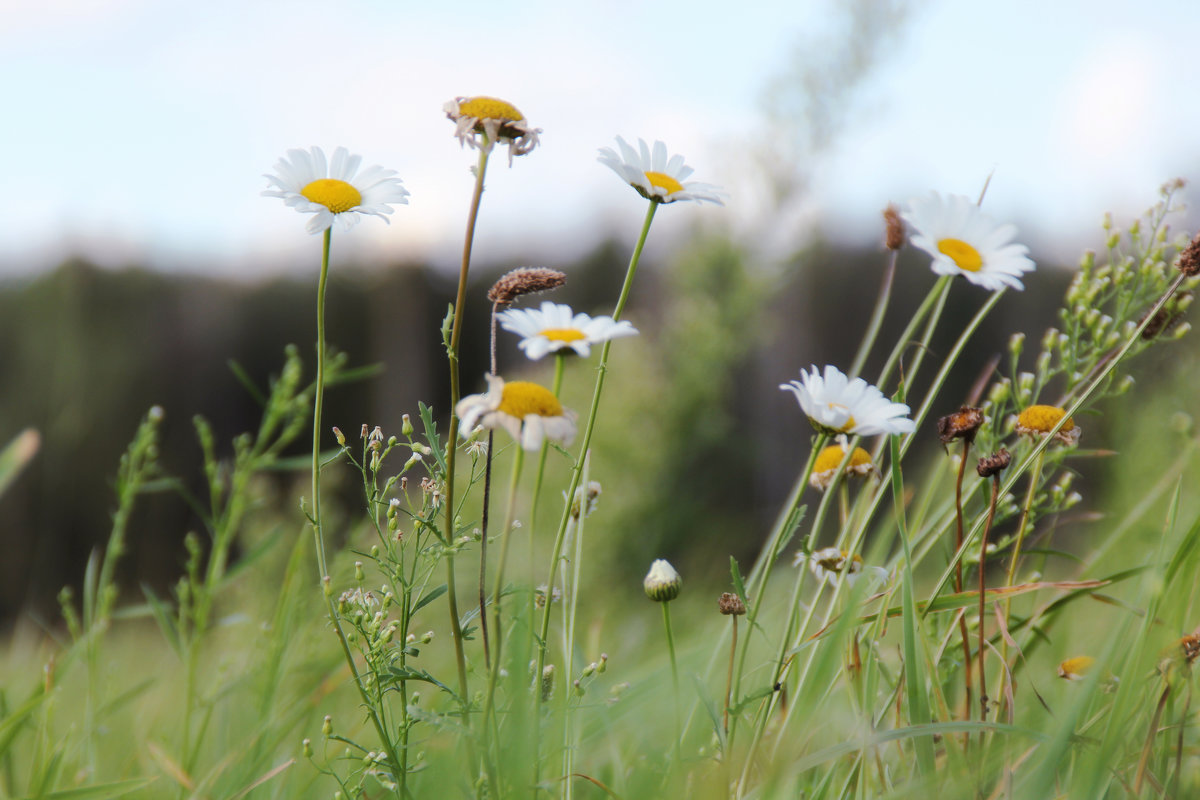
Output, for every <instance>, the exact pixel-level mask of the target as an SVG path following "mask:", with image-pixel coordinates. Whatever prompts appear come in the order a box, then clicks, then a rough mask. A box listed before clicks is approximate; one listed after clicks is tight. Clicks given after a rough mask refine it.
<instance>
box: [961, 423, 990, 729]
mask: <svg viewBox="0 0 1200 800" xmlns="http://www.w3.org/2000/svg"><path fill="white" fill-rule="evenodd" d="M970 452H971V441H970V439H963V443H962V457H961V458H960V459H959V462H958V477H957V479H956V480H955V481H954V521H955V526H954V533H955V540H954V552H956V553H958V552H961V551H962V549H963V503H962V485H963V474H964V473H965V472H966V469H967V456H968V455H969V454H970ZM979 569H980V572H982V571H983V562H982V561H981V562H979ZM962 590H963V566H962V558H961V556H960V557H959V558H958V564H957V566H956V569H955V573H954V591H956V592H962ZM980 599H982V596H981V598H980ZM958 632H959V635H960V636H962V646H963V689H964V692H965V694H964V695H963V703H964V705H963V719H968V720H969V719H970V718H971V640H970V637H969V635H968V634H967V615H966V612H965V611H964V612H963V613H962V614H959V615H958ZM979 658H980V659H982V658H983V650H980V651H979ZM969 736H970V734H963V739H964V741H966V740H967V739H968V738H969Z"/></svg>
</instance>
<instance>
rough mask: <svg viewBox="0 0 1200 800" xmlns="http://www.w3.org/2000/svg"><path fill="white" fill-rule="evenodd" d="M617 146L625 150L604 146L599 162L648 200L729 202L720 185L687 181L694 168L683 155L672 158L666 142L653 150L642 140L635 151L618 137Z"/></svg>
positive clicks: (658, 201)
mask: <svg viewBox="0 0 1200 800" xmlns="http://www.w3.org/2000/svg"><path fill="white" fill-rule="evenodd" d="M617 146H618V147H619V148H620V149H621V152H620V153H618V152H617V151H616V150H613V149H612V148H611V147H602V148H600V155H599V157H598V158H597V161H599V162H600V163H601V164H603V165H605V166H606V167H609V168H610V169H611V170H612V171H613V172H615V173H617V174H618V175H620V176H621V179H622V180H623V181H625V182H626V183H628V184H629V185H630V186H632V187H633V188H634V189H637V191H638V194H640V195H641V196H642V197H644V198H646V199H647V200H653V201H654V202H656V203H674V202H675V201H676V200H695V201H697V202H708V203H716V204H717V205H719V206H723V205H725V202H724V200H722V197H723V196H724V193H723V192H722V191H721V188H720V187H719V186H713V185H712V184H709V183H698V182H696V181H688V182H687V183H684V181H685V180H687V178H688V176H689V175H691V174H692V172H694V170H693V169H692V168H691V167H689V166H688V165H687V164H684V163H683V156H681V155H678V154H676V155H673V156H670V157H668V154H667V146H666V145H665V144H664V143H662V142H655V143H654V148H653V149H651V148H650V146H649V145H648V144H646V140H645V139H638V149H637V150H634V149H633V147H632V146H631V145H629V144H628V143H627V142H626V141H625V140H624V139H622V138H621V137H620V136H618V137H617Z"/></svg>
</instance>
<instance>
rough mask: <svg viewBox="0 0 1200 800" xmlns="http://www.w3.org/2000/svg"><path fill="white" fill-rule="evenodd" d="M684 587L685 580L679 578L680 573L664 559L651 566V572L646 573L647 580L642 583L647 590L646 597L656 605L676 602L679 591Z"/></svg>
mask: <svg viewBox="0 0 1200 800" xmlns="http://www.w3.org/2000/svg"><path fill="white" fill-rule="evenodd" d="M682 585H683V579H682V578H680V577H679V573H678V572H676V571H675V568H674V567H672V566H671V564H670V562H668V561H667V560H666V559H664V558H660V559H657V560H655V562H654V563H653V564H651V565H650V571H649V572H647V573H646V577H645V579H644V580H643V581H642V588H644V589H645V590H646V596H647V597H649V598H650V599H651V600H653V601H654V602H656V603H666V602H669V601H671V600H674V599H675V598H676V597H678V596H679V589H680V587H681V586H682Z"/></svg>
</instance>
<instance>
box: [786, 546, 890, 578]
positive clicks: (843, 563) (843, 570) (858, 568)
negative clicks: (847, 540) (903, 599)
mask: <svg viewBox="0 0 1200 800" xmlns="http://www.w3.org/2000/svg"><path fill="white" fill-rule="evenodd" d="M804 564H808V570H809V572H811V573H812V574H813V575H815V576H816V578H817V580H819V581H827V580H828V581H834V582H836V581H839V580H841V579H842V577H845V578H846V583H848V584H849V585H851V586H853V585H854V583H855V582H856V581H857V580H858V579H859V578H861V577H866V578H867V579H868V580H870V582H871V583H878V582H880V581H884V580H887V576H888V571H887V570H886V569H884V568H883V567H865V566H864V565H863V560H862V556H860V555H858V554H857V553H855V554H854V555H851V554H850V553H849V552H848V551H846V550H839V549H837V548H836V547H826V548H825V549H823V550H815V551H813V554H812V555H811V556H809V555H806V554H805V553H804V551H803V550H801V551H800V552H798V553H796V557H795V558H793V559H792V566H793V567H799V566H803V565H804Z"/></svg>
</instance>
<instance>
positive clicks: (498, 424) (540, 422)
mask: <svg viewBox="0 0 1200 800" xmlns="http://www.w3.org/2000/svg"><path fill="white" fill-rule="evenodd" d="M485 377H486V378H487V382H488V390H487V391H486V392H485V393H483V394H473V395H469V396H467V397H464V398H463V399H462V400H459V401H458V405H457V406H455V407H454V411H455V413H456V414H458V417H459V419H460V420H461V421H462V429H461V433H462V436H463V437H464V438H465V437H467V436H470V435H471V431H473V430H475V426H476V425H482V426H483V427H484V428H491V429H495V428H503V429H504V430H506V431H508V432H509V433H510V434H512V437H513V438H514V439H516V440H517V441H518V442H520V444H521V447H522V448H523V449H525V450H539V449H541V446H542V441H543V440H544V439H549V440H550V441H552V442H558V443H559V444H561V445H563V446H566V445H569V444H570V443H571V442H572V441H574V439H575V412H574V411H572V410H571V409H569V408H563V406H562V404H561V403H559V402H558V398H557V397H555V396H554V393H553V392H551V391H550V390H549V389H547V388H545V387H544V386H539V385H538V384H536V383H529V382H528V381H511V382H508V383H505V381H504V379H503V378H500V377H498V376H496V375H486V376H485Z"/></svg>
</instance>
